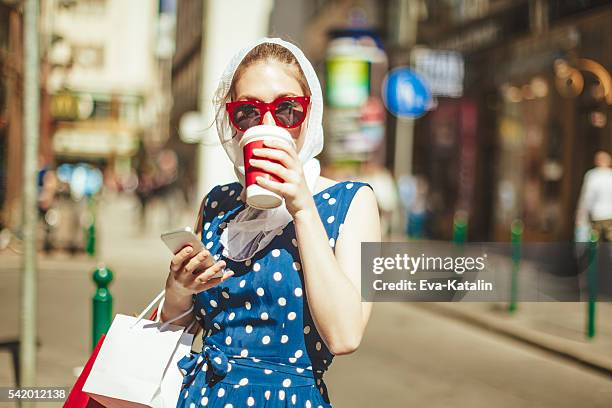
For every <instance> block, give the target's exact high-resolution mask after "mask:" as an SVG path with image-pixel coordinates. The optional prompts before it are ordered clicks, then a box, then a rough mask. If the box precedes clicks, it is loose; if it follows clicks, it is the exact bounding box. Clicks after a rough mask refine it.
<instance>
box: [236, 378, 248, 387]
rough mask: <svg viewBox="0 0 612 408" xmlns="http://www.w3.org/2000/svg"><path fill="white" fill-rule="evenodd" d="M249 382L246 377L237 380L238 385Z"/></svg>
mask: <svg viewBox="0 0 612 408" xmlns="http://www.w3.org/2000/svg"><path fill="white" fill-rule="evenodd" d="M248 383H249V379H248V378H246V377H245V378H242V379H241V380H240V381H238V384H240V385H247V384H248Z"/></svg>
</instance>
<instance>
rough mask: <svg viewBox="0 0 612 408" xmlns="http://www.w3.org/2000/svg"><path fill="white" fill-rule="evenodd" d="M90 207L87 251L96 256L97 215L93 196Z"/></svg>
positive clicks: (90, 199) (89, 201)
mask: <svg viewBox="0 0 612 408" xmlns="http://www.w3.org/2000/svg"><path fill="white" fill-rule="evenodd" d="M88 207H89V215H90V217H89V218H90V223H89V226H88V227H87V245H86V246H85V251H86V252H87V254H88V255H89V256H90V257H94V256H95V255H96V216H95V207H94V201H93V197H89V199H88Z"/></svg>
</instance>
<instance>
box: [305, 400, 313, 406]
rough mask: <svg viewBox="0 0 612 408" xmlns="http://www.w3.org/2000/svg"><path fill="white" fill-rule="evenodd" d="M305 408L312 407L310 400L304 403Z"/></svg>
mask: <svg viewBox="0 0 612 408" xmlns="http://www.w3.org/2000/svg"><path fill="white" fill-rule="evenodd" d="M304 407H305V408H311V407H312V404H311V403H310V400H306V403H305V404H304Z"/></svg>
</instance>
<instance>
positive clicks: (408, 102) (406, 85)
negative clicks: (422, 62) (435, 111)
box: [382, 67, 432, 118]
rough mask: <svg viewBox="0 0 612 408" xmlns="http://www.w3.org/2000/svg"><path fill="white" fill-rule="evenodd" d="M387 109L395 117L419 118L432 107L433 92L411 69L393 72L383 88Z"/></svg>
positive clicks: (389, 74) (400, 69) (383, 97)
mask: <svg viewBox="0 0 612 408" xmlns="http://www.w3.org/2000/svg"><path fill="white" fill-rule="evenodd" d="M382 99H383V102H384V104H385V107H386V108H387V109H388V110H389V112H391V113H392V114H393V115H395V116H399V117H405V118H417V117H419V116H422V115H423V114H424V113H425V112H427V110H428V108H429V107H430V106H432V99H431V92H430V91H429V89H428V88H427V85H425V81H423V79H422V78H421V77H420V76H419V75H418V74H417V73H416V72H414V71H412V70H411V69H410V68H406V67H400V68H395V69H393V70H391V71H390V72H389V73H388V74H387V76H386V77H385V80H384V82H383V86H382Z"/></svg>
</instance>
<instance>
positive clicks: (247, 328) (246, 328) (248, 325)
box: [244, 324, 253, 333]
mask: <svg viewBox="0 0 612 408" xmlns="http://www.w3.org/2000/svg"><path fill="white" fill-rule="evenodd" d="M244 331H246V332H247V333H252V332H253V326H251V325H250V324H247V325H246V326H245V327H244Z"/></svg>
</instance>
